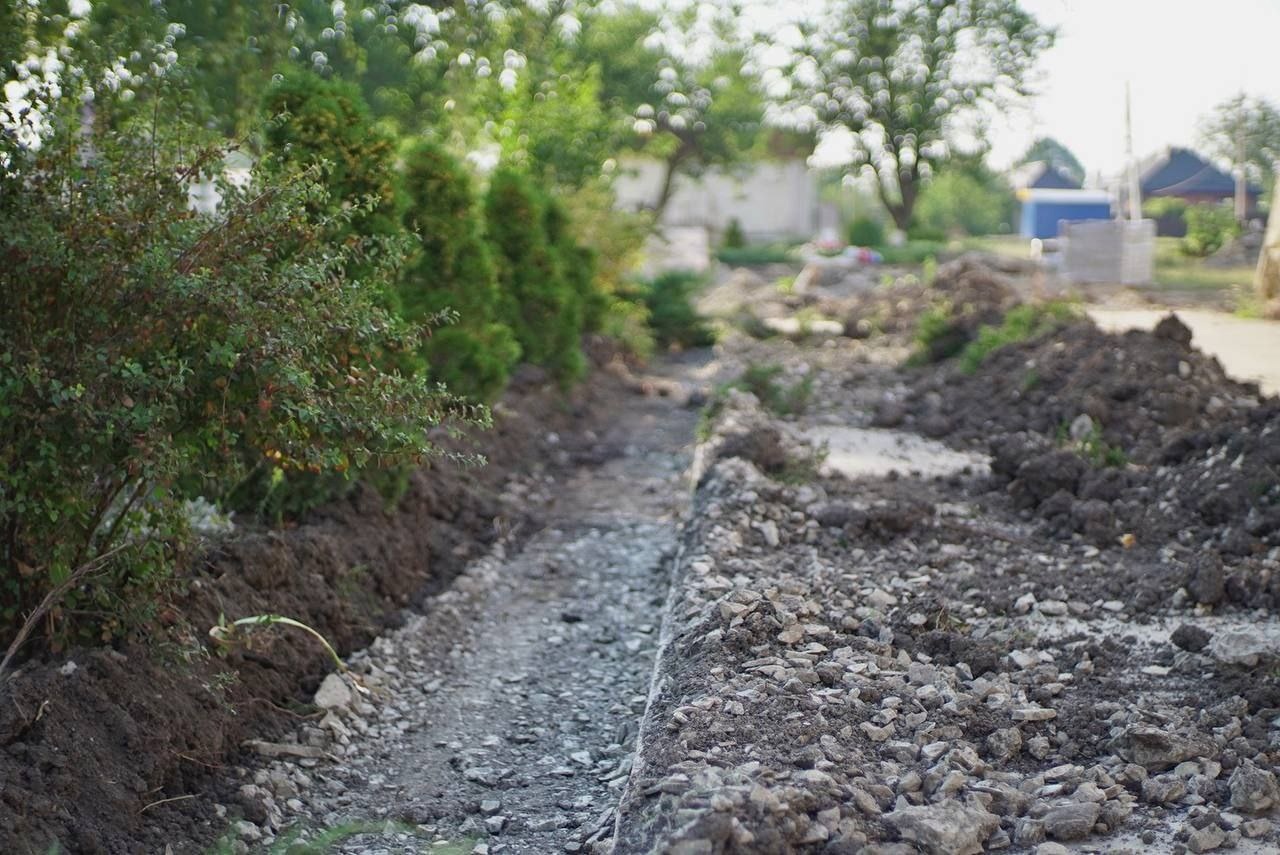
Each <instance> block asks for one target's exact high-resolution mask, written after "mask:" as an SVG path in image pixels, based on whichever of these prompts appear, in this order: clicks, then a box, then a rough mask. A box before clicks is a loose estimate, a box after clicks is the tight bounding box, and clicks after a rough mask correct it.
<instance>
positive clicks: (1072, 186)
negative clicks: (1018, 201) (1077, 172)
mask: <svg viewBox="0 0 1280 855" xmlns="http://www.w3.org/2000/svg"><path fill="white" fill-rule="evenodd" d="M1010 177H1011V179H1012V183H1013V186H1014V187H1015V188H1016V189H1019V190H1022V189H1043V190H1079V189H1080V182H1079V181H1076V180H1075V179H1074V178H1072V177H1071V176H1070V175H1068V174H1067V173H1066V172H1064V171H1063V170H1061V169H1058V168H1057V167H1054V166H1050V165H1049V164H1048V163H1047V162H1046V161H1043V160H1033V161H1031V162H1030V163H1024V164H1022V165H1021V166H1019V167H1018V168H1017V169H1015V170H1013V173H1012V175H1011V176H1010Z"/></svg>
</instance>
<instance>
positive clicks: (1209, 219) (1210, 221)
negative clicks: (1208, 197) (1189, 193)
mask: <svg viewBox="0 0 1280 855" xmlns="http://www.w3.org/2000/svg"><path fill="white" fill-rule="evenodd" d="M1186 220H1187V236H1186V237H1184V238H1183V239H1182V242H1181V243H1180V244H1179V245H1178V248H1179V249H1181V250H1182V251H1183V253H1185V254H1186V255H1190V256H1194V257H1196V258H1203V257H1205V256H1206V255H1212V254H1213V253H1215V252H1217V251H1218V249H1220V248H1221V247H1222V245H1223V244H1224V243H1226V242H1227V241H1229V240H1231V239H1232V238H1234V237H1235V236H1236V235H1238V234H1240V224H1239V223H1237V222H1236V216H1235V214H1234V213H1233V212H1232V210H1231V209H1230V208H1229V207H1227V206H1226V205H1192V206H1190V207H1189V208H1187V212H1186Z"/></svg>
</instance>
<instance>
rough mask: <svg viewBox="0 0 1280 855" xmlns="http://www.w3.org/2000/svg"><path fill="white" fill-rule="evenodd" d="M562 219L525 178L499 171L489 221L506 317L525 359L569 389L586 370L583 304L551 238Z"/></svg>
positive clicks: (488, 210)
mask: <svg viewBox="0 0 1280 855" xmlns="http://www.w3.org/2000/svg"><path fill="white" fill-rule="evenodd" d="M559 216H560V215H559V214H557V213H554V212H553V213H552V214H551V216H550V218H548V209H547V204H546V201H545V199H544V197H543V195H542V193H540V192H539V190H538V188H537V187H536V185H535V184H534V183H533V181H532V180H531V179H530V178H529V176H527V175H526V174H524V173H522V172H520V171H518V170H516V169H514V168H512V167H510V166H502V167H500V168H499V169H498V170H497V171H496V172H495V173H494V174H493V176H492V177H491V178H490V182H489V192H488V194H487V195H486V196H485V220H486V222H487V224H488V236H489V240H490V242H491V243H492V245H493V247H494V250H495V253H494V257H495V261H496V262H497V268H498V284H499V287H500V289H501V294H502V305H503V310H504V311H503V313H504V317H505V318H506V321H507V324H508V325H509V326H510V327H511V329H512V330H513V331H514V332H515V335H516V340H517V341H518V342H519V343H520V347H521V349H522V351H523V353H524V359H525V360H527V361H528V362H531V363H533V364H535V365H540V366H542V367H543V368H546V369H547V370H548V371H550V372H551V374H552V376H554V377H555V378H556V379H557V380H558V381H559V382H560V383H561V385H564V386H568V385H571V384H572V383H574V382H575V381H576V380H577V379H578V378H580V377H581V376H582V374H583V372H585V371H586V360H585V359H584V358H583V355H582V348H581V343H580V336H581V333H582V300H581V295H580V294H579V293H578V291H577V290H576V289H575V287H574V285H573V284H571V283H570V282H569V280H568V279H567V278H566V276H565V275H564V270H563V268H562V266H561V260H560V258H559V255H558V253H557V251H556V249H555V248H554V247H553V246H552V242H551V240H550V239H549V237H548V226H549V225H550V226H551V227H552V230H553V231H554V230H555V229H556V228H558V226H557V220H558V217H559Z"/></svg>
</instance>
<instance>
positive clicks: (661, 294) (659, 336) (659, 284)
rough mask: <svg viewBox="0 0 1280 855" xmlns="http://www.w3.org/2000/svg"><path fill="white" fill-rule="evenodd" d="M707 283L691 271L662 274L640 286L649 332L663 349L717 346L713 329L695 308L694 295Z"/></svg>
mask: <svg viewBox="0 0 1280 855" xmlns="http://www.w3.org/2000/svg"><path fill="white" fill-rule="evenodd" d="M704 284H705V279H704V278H703V277H702V276H701V275H700V274H697V273H692V272H689V271H681V270H675V271H668V272H666V273H661V274H659V275H658V276H655V277H654V278H653V279H650V280H649V281H647V282H644V283H641V285H640V299H641V300H642V301H643V302H644V305H645V308H647V309H648V312H649V328H650V329H652V330H653V337H654V339H655V340H656V342H657V343H658V345H659V346H660V347H664V348H669V347H673V346H674V347H681V348H685V347H707V346H709V345H712V344H715V334H714V333H713V332H712V330H711V327H710V326H708V325H707V322H706V320H705V319H704V318H702V317H701V316H700V315H699V314H698V312H697V310H696V309H694V307H693V295H694V294H695V293H696V292H697V291H698V289H700V288H701V287H702V286H703V285H704Z"/></svg>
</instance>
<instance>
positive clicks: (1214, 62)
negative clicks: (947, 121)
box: [990, 0, 1280, 176]
mask: <svg viewBox="0 0 1280 855" xmlns="http://www.w3.org/2000/svg"><path fill="white" fill-rule="evenodd" d="M1022 6H1023V7H1024V8H1025V9H1027V10H1028V11H1030V12H1032V13H1033V14H1035V15H1036V17H1037V18H1039V19H1040V20H1041V21H1042V22H1044V23H1046V24H1050V25H1053V26H1056V27H1057V28H1058V41H1057V44H1055V46H1054V47H1053V48H1052V49H1051V50H1049V51H1048V52H1047V53H1046V54H1044V56H1043V57H1042V58H1041V61H1040V64H1039V80H1038V83H1037V89H1038V93H1039V94H1038V95H1037V97H1036V98H1034V99H1033V100H1032V101H1031V102H1029V104H1028V105H1027V107H1026V108H1025V109H1022V110H1018V111H1016V112H1012V113H1007V114H1005V115H1002V116H1000V117H998V118H997V119H996V120H995V122H994V123H993V125H992V127H991V134H990V137H991V141H992V143H993V147H992V152H991V161H992V163H993V165H999V166H1004V165H1007V164H1009V163H1010V162H1011V161H1013V160H1014V159H1015V158H1016V157H1018V156H1019V155H1020V154H1021V153H1022V151H1024V150H1025V149H1026V147H1027V145H1028V144H1029V143H1030V142H1031V140H1033V139H1034V138H1035V137H1037V136H1051V137H1054V138H1056V139H1057V140H1058V141H1060V142H1062V143H1063V144H1065V145H1066V146H1067V147H1068V148H1070V149H1071V150H1072V152H1074V153H1075V155H1076V157H1077V158H1079V160H1080V162H1081V163H1082V164H1083V165H1084V167H1085V169H1086V171H1087V172H1088V174H1089V175H1090V176H1092V175H1094V174H1095V173H1096V172H1101V173H1102V174H1104V175H1110V174H1115V173H1118V172H1120V171H1121V170H1122V169H1123V167H1124V162H1125V155H1124V87H1125V82H1126V81H1128V82H1129V85H1130V87H1131V91H1132V99H1133V101H1132V104H1133V146H1134V151H1135V153H1136V154H1137V156H1139V157H1142V156H1144V155H1146V154H1150V153H1152V152H1155V151H1157V150H1159V149H1160V148H1162V147H1164V146H1167V145H1186V146H1190V147H1193V148H1194V147H1195V146H1196V142H1197V139H1196V137H1197V133H1196V132H1197V126H1198V122H1199V120H1200V118H1201V117H1202V116H1203V115H1204V114H1205V113H1207V112H1209V111H1210V110H1211V109H1212V108H1213V107H1214V105H1216V104H1218V103H1220V102H1221V101H1224V100H1226V99H1227V98H1230V97H1232V96H1233V95H1235V94H1237V93H1238V92H1240V91H1241V90H1243V91H1245V92H1246V93H1248V94H1250V95H1261V96H1264V97H1266V98H1268V99H1270V100H1271V101H1273V102H1275V103H1277V104H1280V0H1022Z"/></svg>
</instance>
